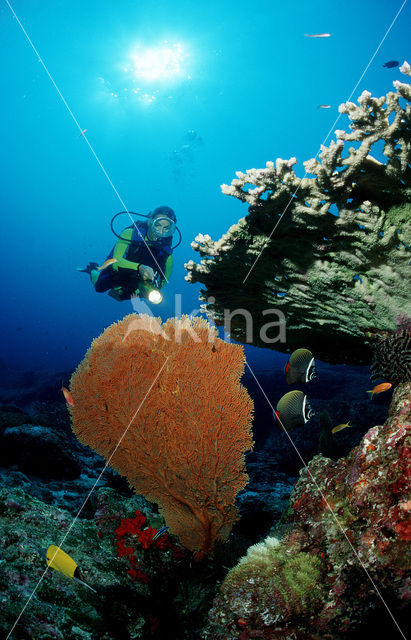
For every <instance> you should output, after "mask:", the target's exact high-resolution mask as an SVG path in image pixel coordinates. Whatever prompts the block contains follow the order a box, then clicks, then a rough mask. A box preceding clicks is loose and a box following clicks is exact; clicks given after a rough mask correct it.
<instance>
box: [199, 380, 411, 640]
mask: <svg viewBox="0 0 411 640" xmlns="http://www.w3.org/2000/svg"><path fill="white" fill-rule="evenodd" d="M410 430H411V383H408V384H403V385H400V386H398V388H397V389H396V391H395V393H394V396H393V400H392V404H391V407H390V415H389V417H388V420H387V421H386V423H385V424H384V425H378V426H375V427H373V428H371V429H370V430H369V431H368V432H367V433H366V434H365V436H364V437H363V439H362V441H361V442H360V444H359V446H358V447H355V448H354V449H353V450H352V451H351V453H350V454H349V455H348V456H347V457H346V458H342V459H340V460H339V461H338V462H333V461H332V460H330V459H328V458H324V457H323V456H321V455H317V456H315V457H314V458H313V460H312V461H311V462H310V463H309V465H308V469H303V470H302V471H301V473H300V479H299V481H298V483H297V485H296V487H295V489H294V491H293V493H292V495H291V509H290V510H289V512H288V513H289V515H288V516H287V518H285V519H284V522H288V523H289V526H290V529H289V531H288V532H287V533H286V535H285V536H284V538H283V539H282V540H281V542H279V541H275V539H273V538H268V539H267V540H266V541H265V542H264V543H261V544H260V545H256V546H254V547H251V549H250V550H249V553H248V554H247V556H246V557H245V558H243V559H242V560H241V561H240V563H239V564H238V565H237V566H236V567H234V568H233V569H232V570H231V571H230V572H229V573H228V575H227V577H226V579H225V581H224V582H223V584H222V588H221V592H220V595H219V597H218V598H217V599H216V600H215V603H214V607H213V609H212V610H211V612H210V625H209V627H208V628H207V629H206V630H205V633H204V636H203V637H204V638H209V639H212V640H220V638H225V639H231V638H238V637H240V635H239V634H238V635H236V629H237V630H238V619H239V618H241V619H242V620H243V621H244V626H243V633H244V636H241V637H244V638H251V637H261V638H271V639H278V640H280V639H281V640H291V639H295V638H309V637H310V638H311V637H317V638H333V640H339V639H340V638H341V639H342V638H345V637H350V636H349V635H347V634H348V633H349V632H353V631H354V630H355V629H356V627H358V626H359V625H360V624H361V622H362V621H363V619H364V616H366V615H368V614H369V612H370V611H374V614H375V611H376V610H377V609H378V608H379V609H380V610H381V609H382V613H384V614H385V613H386V616H385V617H384V619H383V620H384V623H385V622H386V628H388V629H390V630H391V626H390V625H391V623H392V631H393V632H394V631H395V630H396V629H395V624H394V622H392V621H391V619H390V616H389V613H388V611H387V612H386V611H385V609H384V607H383V604H382V601H381V597H383V598H384V600H385V602H388V603H389V607H390V608H391V611H394V612H395V616H394V617H399V618H401V608H403V607H404V606H405V605H406V604H410V598H411V594H410V590H409V576H410V569H411V565H410V560H409V557H408V555H407V554H408V552H409V541H410V540H411V520H410V513H409V512H410V500H409V497H410V490H411V459H410V452H411V438H410V436H411V433H410ZM330 509H331V510H332V512H331V511H330ZM290 575H291V578H290V577H289V576H290ZM370 578H371V579H370ZM371 580H372V581H371ZM377 590H378V593H377ZM402 618H404V616H402ZM370 634H371V632H370ZM371 635H372V634H371ZM385 637H386V636H385Z"/></svg>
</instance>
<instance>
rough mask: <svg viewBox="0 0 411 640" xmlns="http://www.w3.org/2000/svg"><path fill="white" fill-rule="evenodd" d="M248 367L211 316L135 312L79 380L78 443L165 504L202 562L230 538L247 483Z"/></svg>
mask: <svg viewBox="0 0 411 640" xmlns="http://www.w3.org/2000/svg"><path fill="white" fill-rule="evenodd" d="M243 370H244V354H243V349H242V348H241V347H239V346H235V345H230V344H226V343H224V342H223V341H222V340H219V339H218V338H216V330H215V329H214V328H213V327H211V326H210V325H209V324H208V323H207V322H206V321H205V320H202V319H200V318H195V319H192V318H188V317H186V316H183V317H182V319H181V320H178V319H175V318H174V319H170V320H168V321H167V322H166V323H165V324H163V325H161V322H160V320H156V319H155V318H150V317H149V316H137V315H130V316H126V318H124V319H123V320H122V321H121V322H119V323H117V324H113V325H111V326H110V327H108V329H106V330H105V331H104V333H103V334H102V335H101V336H99V337H98V338H96V339H95V340H94V341H93V343H92V346H91V347H90V349H89V350H88V352H87V354H86V356H85V358H84V360H83V361H82V363H81V364H80V365H79V367H78V368H77V370H76V372H75V373H74V375H73V377H72V380H71V393H72V395H73V398H74V406H73V407H70V411H71V414H72V422H73V430H74V432H75V434H76V435H77V437H78V438H79V440H80V441H81V442H82V443H84V444H87V445H89V446H91V447H92V448H93V449H94V450H95V451H97V452H98V453H99V454H100V455H102V456H104V457H105V458H106V459H107V460H109V463H110V465H111V466H112V467H113V468H114V469H116V470H117V471H118V472H119V473H120V474H121V475H123V476H126V477H127V479H128V481H129V483H130V485H131V486H132V487H133V488H134V489H135V490H136V492H137V493H139V494H142V495H144V496H145V497H146V498H147V499H148V500H150V501H151V502H156V503H159V504H160V506H161V512H162V515H163V516H164V518H165V520H166V523H167V525H168V526H169V527H170V531H171V532H173V533H175V534H176V535H178V537H179V538H180V540H181V542H182V544H184V545H185V546H186V547H187V548H189V549H191V550H192V551H194V552H197V556H198V557H200V556H201V555H203V554H206V553H209V552H210V550H211V549H212V547H213V544H214V543H215V541H216V540H217V539H222V540H224V539H226V538H227V536H228V534H229V532H230V529H231V527H232V525H233V523H234V522H235V521H236V519H237V509H236V508H235V506H234V501H235V497H236V494H237V493H238V491H240V490H241V489H242V488H244V486H245V485H246V483H247V480H248V477H247V475H246V472H245V465H244V454H245V452H246V451H247V450H249V449H250V448H251V447H252V444H253V443H252V436H251V419H252V411H253V404H252V400H251V398H250V397H249V395H248V393H247V392H246V390H245V388H244V387H243V386H242V385H241V384H240V377H241V375H242V373H243ZM156 376H158V378H156Z"/></svg>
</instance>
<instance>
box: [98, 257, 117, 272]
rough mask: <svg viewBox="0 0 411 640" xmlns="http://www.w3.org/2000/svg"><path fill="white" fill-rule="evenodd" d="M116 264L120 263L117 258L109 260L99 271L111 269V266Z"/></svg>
mask: <svg viewBox="0 0 411 640" xmlns="http://www.w3.org/2000/svg"><path fill="white" fill-rule="evenodd" d="M115 262H118V260H117V258H109V259H108V260H106V261H105V263H104V264H102V265H101V267H97V271H101V270H102V269H107V267H109V266H110V265H111V264H114V263H115Z"/></svg>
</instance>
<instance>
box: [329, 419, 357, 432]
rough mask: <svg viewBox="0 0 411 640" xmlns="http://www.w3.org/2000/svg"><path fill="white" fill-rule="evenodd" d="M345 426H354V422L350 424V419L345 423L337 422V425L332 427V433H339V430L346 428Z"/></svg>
mask: <svg viewBox="0 0 411 640" xmlns="http://www.w3.org/2000/svg"><path fill="white" fill-rule="evenodd" d="M345 427H352V424H350V421H348V422H345V423H344V424H337V426H336V427H333V428H332V429H331V433H337V432H338V431H342V430H343V429H345Z"/></svg>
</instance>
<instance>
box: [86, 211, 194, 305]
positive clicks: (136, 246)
mask: <svg viewBox="0 0 411 640" xmlns="http://www.w3.org/2000/svg"><path fill="white" fill-rule="evenodd" d="M124 213H128V214H129V215H130V214H133V212H125V211H122V212H120V213H118V214H116V215H115V216H114V217H113V219H112V221H111V229H112V231H113V233H114V234H115V235H116V236H117V238H118V240H117V242H116V244H115V246H114V247H113V249H112V250H111V251H110V253H109V255H108V256H107V259H106V261H105V262H104V264H103V265H102V266H101V267H99V266H98V264H97V263H96V262H90V263H89V264H88V265H87V267H85V268H84V269H78V270H79V271H82V272H84V273H88V274H90V279H91V282H92V283H93V285H94V288H95V290H96V291H97V292H104V291H109V290H110V291H109V295H110V296H111V297H112V298H114V299H115V300H119V301H122V300H128V299H130V298H132V297H134V296H140V297H143V298H147V299H148V300H149V301H150V302H153V303H154V304H158V303H159V302H161V300H162V295H161V293H160V289H161V287H162V286H163V285H164V283H165V282H167V281H168V279H169V277H170V274H171V271H172V267H173V255H172V252H173V249H175V247H176V246H178V244H180V242H181V234H180V231H179V230H178V229H177V227H176V223H177V218H176V215H175V213H174V211H173V209H171V208H170V207H167V206H162V207H157V208H156V209H154V211H151V212H150V213H149V214H148V216H143V215H142V214H133V215H139V216H141V217H144V218H147V221H144V222H143V221H141V222H136V223H133V224H132V225H131V226H129V227H126V229H124V230H123V231H122V233H121V234H120V235H118V234H117V233H116V232H115V231H114V228H113V222H114V219H115V218H116V217H117V216H119V215H122V214H124ZM176 229H177V231H178V233H179V235H180V240H179V242H178V243H177V245H175V246H174V247H173V246H172V237H173V233H174V232H175V231H176Z"/></svg>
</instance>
